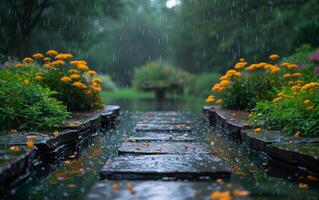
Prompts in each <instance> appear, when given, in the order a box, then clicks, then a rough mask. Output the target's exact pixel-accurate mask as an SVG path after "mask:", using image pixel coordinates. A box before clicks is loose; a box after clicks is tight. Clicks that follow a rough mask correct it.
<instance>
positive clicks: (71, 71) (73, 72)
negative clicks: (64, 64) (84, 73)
mask: <svg viewBox="0 0 319 200" xmlns="http://www.w3.org/2000/svg"><path fill="white" fill-rule="evenodd" d="M68 72H69V73H71V74H75V73H78V70H76V69H70V70H69V71H68Z"/></svg>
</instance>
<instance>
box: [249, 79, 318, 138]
mask: <svg viewBox="0 0 319 200" xmlns="http://www.w3.org/2000/svg"><path fill="white" fill-rule="evenodd" d="M311 84H312V87H308V89H305V87H307V86H310V85H311ZM253 111H254V113H253V114H252V116H251V118H250V119H249V120H248V121H249V123H250V124H251V125H252V126H254V127H264V128H267V129H274V130H284V131H285V132H286V133H288V134H290V135H298V136H300V135H304V136H319V120H318V119H319V83H318V82H317V83H315V82H313V83H310V84H306V85H304V86H302V87H300V86H292V87H291V88H288V87H287V88H284V89H283V91H282V92H280V93H279V94H278V97H277V98H275V99H274V100H273V101H261V102H259V103H257V106H256V108H255V109H254V110H253Z"/></svg>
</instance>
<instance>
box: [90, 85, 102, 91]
mask: <svg viewBox="0 0 319 200" xmlns="http://www.w3.org/2000/svg"><path fill="white" fill-rule="evenodd" d="M91 88H92V89H93V91H94V92H101V91H102V88H101V87H98V86H91Z"/></svg>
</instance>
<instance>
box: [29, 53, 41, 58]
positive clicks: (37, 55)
mask: <svg viewBox="0 0 319 200" xmlns="http://www.w3.org/2000/svg"><path fill="white" fill-rule="evenodd" d="M32 57H33V58H34V59H41V58H43V57H44V55H43V54H42V53H36V54H33V55H32Z"/></svg>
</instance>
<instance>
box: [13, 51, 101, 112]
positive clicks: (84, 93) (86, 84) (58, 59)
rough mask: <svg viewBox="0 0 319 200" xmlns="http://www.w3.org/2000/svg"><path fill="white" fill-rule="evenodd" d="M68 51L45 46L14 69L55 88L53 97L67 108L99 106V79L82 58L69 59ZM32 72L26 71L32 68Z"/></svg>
mask: <svg viewBox="0 0 319 200" xmlns="http://www.w3.org/2000/svg"><path fill="white" fill-rule="evenodd" d="M72 59H73V55H72V54H69V53H62V54H61V53H60V54H59V53H58V52H56V51H55V50H49V51H48V52H46V54H45V55H44V54H41V53H36V54H34V55H32V58H31V57H27V58H25V59H23V63H17V64H16V68H17V69H16V72H15V73H19V74H22V75H23V76H25V75H28V76H30V78H29V80H30V81H32V82H36V83H38V84H40V85H42V86H43V87H49V88H50V89H51V90H52V91H56V93H55V94H54V97H55V98H57V99H58V100H60V101H62V102H63V104H64V105H66V106H67V108H68V110H69V111H89V110H95V109H100V108H101V107H102V101H101V100H102V98H101V97H100V92H101V91H102V88H101V83H102V80H100V79H98V78H96V72H95V71H93V70H90V68H89V67H88V66H87V62H86V61H84V60H72ZM34 71H37V72H36V73H29V72H34Z"/></svg>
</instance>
